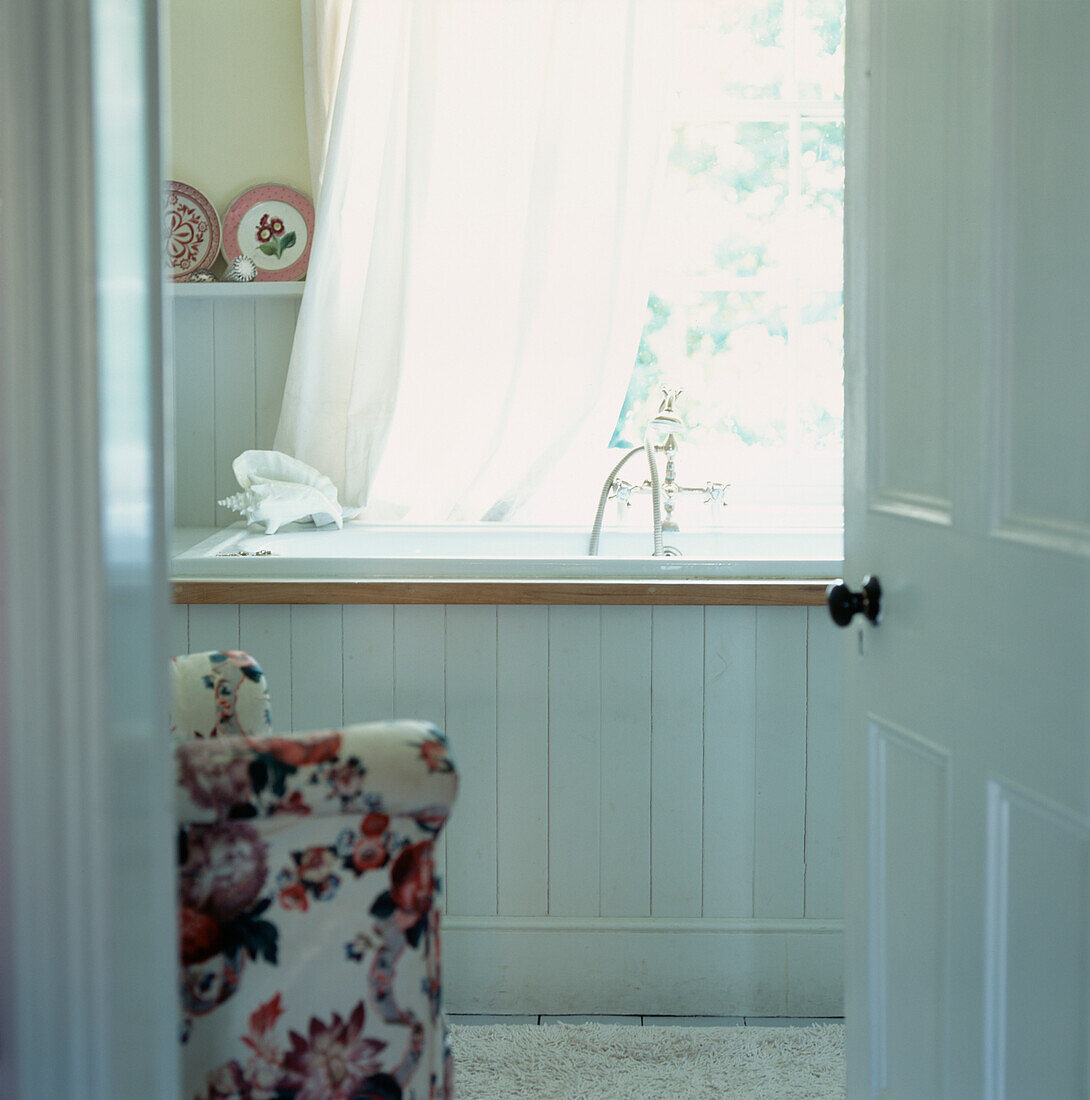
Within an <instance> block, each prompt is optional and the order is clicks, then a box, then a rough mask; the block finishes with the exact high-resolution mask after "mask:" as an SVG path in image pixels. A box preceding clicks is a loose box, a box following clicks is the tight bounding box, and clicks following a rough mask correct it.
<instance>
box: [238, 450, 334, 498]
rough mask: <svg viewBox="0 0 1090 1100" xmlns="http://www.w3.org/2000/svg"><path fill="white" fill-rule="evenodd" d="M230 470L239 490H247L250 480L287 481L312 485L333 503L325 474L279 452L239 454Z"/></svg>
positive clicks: (330, 485)
mask: <svg viewBox="0 0 1090 1100" xmlns="http://www.w3.org/2000/svg"><path fill="white" fill-rule="evenodd" d="M231 469H232V470H233V471H234V473H235V480H236V481H237V482H238V483H239V485H241V486H242V488H243V489H249V487H250V486H251V485H252V484H253V479H254V478H260V479H261V480H262V481H290V482H297V483H298V484H300V485H313V486H314V488H315V489H320V490H321V491H322V492H323V493H325V495H326V496H327V497H330V498H332V500H333V501H334V502H336V500H337V486H336V485H334V484H333V482H332V481H330V480H329V478H328V477H326V476H325V474H322V473H319V472H318V471H317V470H316V469H315V468H314V467H313V466H308V465H307V464H306V463H305V462H301V461H300V460H299V459H297V458H292V457H291V455H286V454H284V452H283V451H243V452H242V454H240V455H239V456H238V458H236V459H235V461H234V462H233V463H231Z"/></svg>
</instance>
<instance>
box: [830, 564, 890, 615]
mask: <svg viewBox="0 0 1090 1100" xmlns="http://www.w3.org/2000/svg"><path fill="white" fill-rule="evenodd" d="M825 602H826V603H828V605H829V614H830V615H832V617H833V622H834V623H836V625H837V626H847V625H848V623H850V622H851V621H852V616H853V615H856V614H859V613H862V614H863V615H866V617H867V618H868V619H870V621H871V622H872V623H877V622H878V620H879V619H880V618H881V616H882V586H881V585H880V584H879V583H878V578H877V577H870V576H868V577H864V578H863V588H862V591H860V592H853V591H852V590H851V589H850V588H849V587H848V586H847V585H846V584H845V583H844V582H843V581H834V582H833V583H832V584H831V585H829V587H828V588H827V589H826V590H825Z"/></svg>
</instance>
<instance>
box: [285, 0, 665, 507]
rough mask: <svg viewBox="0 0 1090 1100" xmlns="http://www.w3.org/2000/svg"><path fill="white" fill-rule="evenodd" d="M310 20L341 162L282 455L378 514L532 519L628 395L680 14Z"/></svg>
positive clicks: (540, 7)
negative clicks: (541, 498) (523, 514)
mask: <svg viewBox="0 0 1090 1100" xmlns="http://www.w3.org/2000/svg"><path fill="white" fill-rule="evenodd" d="M303 4H304V24H305V26H307V27H309V28H310V30H309V31H308V32H307V33H308V37H309V43H308V49H309V52H310V58H311V59H310V61H309V62H308V70H307V81H308V121H309V125H310V127H311V138H312V150H324V155H321V154H319V155H317V156H316V158H315V167H316V175H319V176H320V189H319V190H318V191H317V194H318V202H317V222H316V234H315V240H314V244H313V247H312V252H311V263H310V271H309V273H308V276H307V285H306V288H305V290H304V294H303V301H302V305H301V308H300V315H299V323H298V327H297V332H296V339H295V344H294V347H293V351H292V359H291V364H290V367H289V371H288V379H287V385H286V388H285V396H284V405H283V409H282V413H281V419H280V426H279V429H278V432H277V439H276V447H277V448H278V449H280V450H284V451H287V452H288V453H290V454H293V455H295V456H296V457H297V458H300V459H302V460H303V461H304V462H307V463H309V464H310V465H312V466H315V467H317V468H318V469H320V470H321V471H322V472H323V473H326V474H328V475H329V476H330V477H331V478H332V479H333V481H334V482H335V483H336V484H337V486H338V488H339V489H340V491H341V495H342V500H344V501H345V503H347V504H350V505H356V506H361V507H362V508H363V511H362V513H361V514H362V516H363V517H364V518H370V519H376V520H396V519H404V520H407V521H413V522H442V521H476V520H479V519H482V518H489V519H503V518H508V517H511V516H515V515H517V514H518V513H519V509H520V508H522V507H523V506H524V505H525V504H526V502H527V501H528V500H530V499H531V498H532V497H533V495H534V493H535V491H537V490H539V489H540V488H541V487H542V486H543V485H544V484H545V483H546V482H547V481H548V479H549V478H550V476H552V477H554V478H555V477H556V475H557V472H558V470H559V469H560V466H561V464H562V461H563V459H564V456H565V455H567V456H569V457H570V456H571V455H573V454H578V453H586V449H587V448H597V450H598V451H599V453H601V451H603V450H604V448H605V446H606V445H607V443H608V440H609V436H610V432H611V430H612V427H613V424H614V421H615V419H616V416H617V413H618V411H619V409H620V406H621V402H622V400H623V397H624V393H625V388H626V386H627V382H628V378H629V375H630V373H631V369H632V364H633V362H634V359H635V355H636V351H637V348H638V344H639V336H640V331H641V328H642V323H643V313H644V308H645V305H646V299H647V274H646V261H645V253H646V242H647V236H648V233H649V227H650V224H651V208H652V204H653V201H654V197H655V193H656V189H657V182H658V179H659V177H660V175H661V169H662V166H663V160H664V155H665V148H666V139H667V137H668V126H667V124H666V122H665V119H666V107H667V103H666V95H667V89H668V88H669V87H670V85H671V80H670V77H671V75H672V74H671V72H670V68H671V64H672V60H673V55H672V51H671V49H670V48H669V41H670V35H669V30H670V28H669V10H668V9H669V5H668V4H665V3H663V2H662V0H535V2H534V3H514V2H512V0H475V2H473V3H467V2H466V0H405V2H403V3H397V4H389V3H388V2H387V0H354V3H352V4H351V7H350V9H349V8H348V7H347V6H346V5H344V4H343V3H338V2H337V0H303ZM334 9H335V12H334ZM342 42H343V48H342V46H341V43H342ZM342 51H343V56H342V60H341V63H340V65H339V68H338V67H337V56H338V54H342ZM326 104H329V106H328V107H326V106H325V105H326ZM319 161H321V164H320V165H319V164H318V162H319ZM588 477H589V480H591V481H593V480H594V477H593V476H591V475H590V474H588Z"/></svg>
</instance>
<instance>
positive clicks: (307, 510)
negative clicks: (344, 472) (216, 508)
mask: <svg viewBox="0 0 1090 1100" xmlns="http://www.w3.org/2000/svg"><path fill="white" fill-rule="evenodd" d="M232 469H233V470H234V471H235V478H236V479H237V480H238V483H239V485H240V486H241V488H242V492H241V493H235V494H234V495H233V496H229V497H227V499H226V500H221V501H220V502H219V503H220V505H221V506H222V507H224V508H230V509H232V510H233V511H235V512H240V513H241V514H242V516H243V517H244V518H245V520H246V522H247V523H249V524H262V523H263V524H264V525H265V534H266V535H273V534H275V533H276V532H277V531H278V530H279V529H280V528H281V527H283V526H284V524H285V523H294V522H295V521H297V520H304V521H305V520H310V521H311V522H312V523H313V524H314V525H315V526H316V527H326V526H328V525H329V524H333V523H335V524H336V525H337V527H338V528H340V527H341V526H342V525H343V522H344V518H345V511H344V509H343V508H342V507H341V506H340V504H338V503H337V487H336V485H334V484H333V482H332V481H330V480H329V478H328V477H326V476H325V475H324V474H321V473H319V472H318V471H317V470H316V469H314V467H313V466H308V465H307V464H306V463H305V462H300V461H299V460H298V459H297V458H292V457H291V455H286V454H284V453H283V452H282V451H243V452H242V454H240V455H239V456H238V458H236V459H235V461H234V463H233V464H232Z"/></svg>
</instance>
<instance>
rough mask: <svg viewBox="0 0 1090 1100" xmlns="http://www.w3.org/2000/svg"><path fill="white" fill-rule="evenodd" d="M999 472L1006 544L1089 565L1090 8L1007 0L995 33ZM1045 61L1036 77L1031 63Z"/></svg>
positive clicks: (1038, 64) (1036, 68) (1037, 68)
mask: <svg viewBox="0 0 1090 1100" xmlns="http://www.w3.org/2000/svg"><path fill="white" fill-rule="evenodd" d="M997 23H998V26H997V32H998V36H999V38H998V51H997V53H998V56H997V59H996V89H997V91H996V101H997V111H996V164H997V180H996V200H997V201H996V204H995V208H994V209H995V223H994V229H993V235H994V238H995V247H996V256H997V271H998V272H1000V273H1001V279H1000V282H999V286H998V291H999V294H1000V296H1001V297H1000V301H999V303H998V304H997V308H996V319H997V320H998V321H999V322H1000V326H999V327H998V329H997V331H998V332H999V334H1000V342H999V346H998V347H997V349H996V354H997V359H998V362H997V368H998V369H997V372H996V381H997V383H998V385H997V386H996V395H995V399H994V400H995V402H996V406H997V414H998V415H997V416H996V421H995V422H996V430H997V437H998V438H997V444H996V453H997V455H998V458H999V461H998V462H997V463H996V464H995V472H996V473H997V475H999V476H1000V477H1001V479H1002V480H1001V482H1000V486H999V493H998V500H999V501H1000V516H999V517H998V518H999V520H1000V523H1001V524H1002V525H1003V526H1004V527H1006V528H1007V529H1008V531H1009V532H1011V533H1013V534H1015V535H1016V536H1017V535H1021V536H1022V537H1024V538H1026V539H1028V540H1029V541H1032V542H1035V543H1037V544H1039V545H1044V546H1055V547H1056V548H1058V549H1061V550H1065V549H1068V548H1069V547H1071V546H1072V540H1076V541H1075V546H1076V548H1079V545H1080V544H1081V549H1082V552H1084V553H1087V552H1090V448H1087V447H1076V448H1072V447H1071V446H1070V441H1072V440H1079V439H1082V438H1085V433H1086V412H1087V409H1090V371H1088V370H1087V369H1086V354H1087V348H1088V347H1090V310H1088V309H1087V308H1086V295H1085V291H1086V275H1085V267H1086V262H1087V256H1088V255H1090V219H1088V218H1087V217H1086V181H1087V179H1090V142H1088V141H1086V140H1085V138H1084V139H1083V140H1079V139H1078V135H1080V134H1083V135H1085V127H1086V111H1087V106H1088V104H1090V66H1087V65H1086V63H1085V62H1086V56H1085V43H1086V42H1087V41H1090V5H1087V4H1085V3H1080V2H1076V0H1072V2H1066V3H1060V2H1054V3H1047V4H1041V3H1030V2H1022V3H1014V2H1012V0H1004V2H1003V3H1002V4H1001V5H1000V11H999V17H998V20H997ZM1045 57H1047V58H1049V59H1050V63H1049V64H1048V65H1044V64H1042V63H1041V58H1045Z"/></svg>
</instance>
